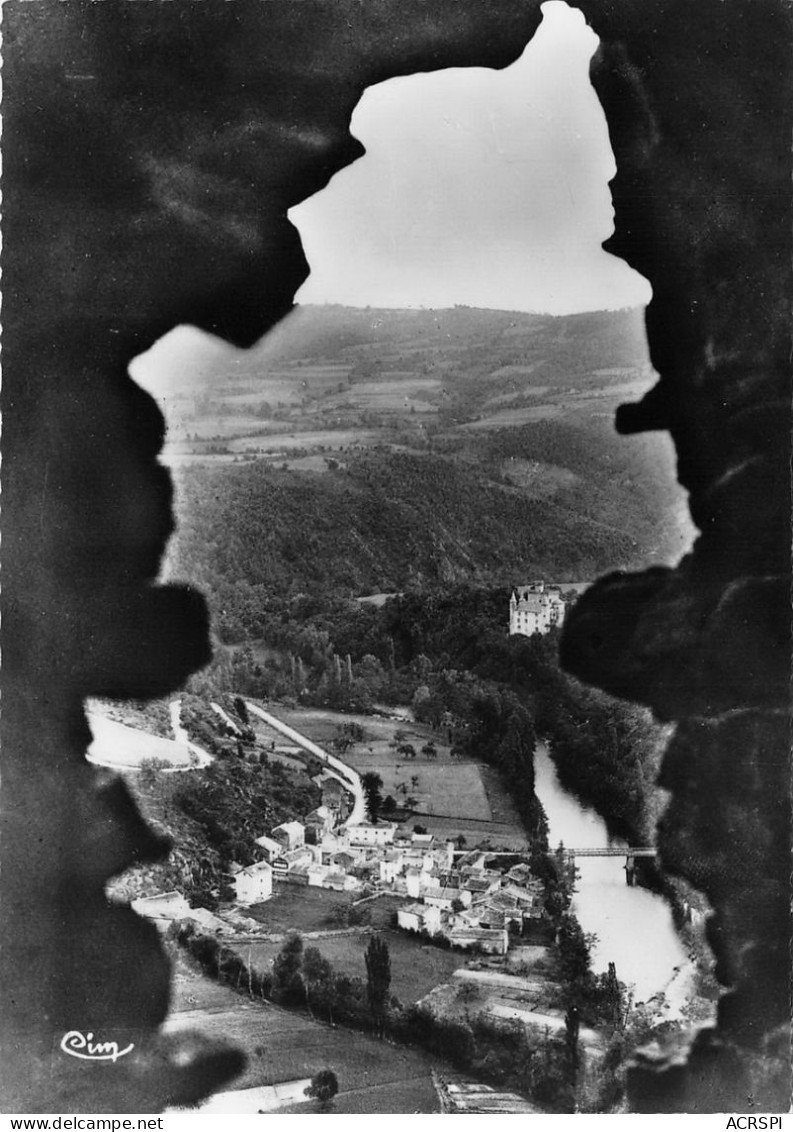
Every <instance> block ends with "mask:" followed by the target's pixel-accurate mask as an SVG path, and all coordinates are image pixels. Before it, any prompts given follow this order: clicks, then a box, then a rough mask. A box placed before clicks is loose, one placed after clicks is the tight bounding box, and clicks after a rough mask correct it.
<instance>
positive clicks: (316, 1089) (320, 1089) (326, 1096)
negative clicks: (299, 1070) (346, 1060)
mask: <svg viewBox="0 0 793 1132" xmlns="http://www.w3.org/2000/svg"><path fill="white" fill-rule="evenodd" d="M338 1091H339V1080H338V1077H337V1076H336V1074H335V1073H334V1072H333V1070H332V1069H320V1071H319V1073H315V1074H314V1076H313V1077H312V1078H311V1084H310V1085H308V1086H307V1087H306V1088H305V1089H304V1090H303V1092H304V1094H305V1095H306V1096H307V1097H313V1098H314V1099H315V1100H318V1101H319V1102H320V1103H321V1104H327V1103H328V1101H331V1100H333V1098H334V1097H335V1096H336V1094H337V1093H338Z"/></svg>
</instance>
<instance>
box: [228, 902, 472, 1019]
mask: <svg viewBox="0 0 793 1132" xmlns="http://www.w3.org/2000/svg"><path fill="white" fill-rule="evenodd" d="M372 903H373V904H376V903H379V901H372ZM380 934H381V935H382V936H383V937H384V938H385V940H386V943H387V944H388V950H389V952H390V955H391V993H392V994H395V995H396V996H397V998H398V999H399V1000H400V1002H401V1003H403V1005H405V1006H407V1005H408V1004H409V1003H412V1002H416V1001H418V999H420V998H423V997H424V995H425V994H429V992H430V991H431V990H432V989H433V988H434V987H436V986H438V984H439V983H445V982H448V980H449V978H450V977H451V975H452V972H453V971H456V970H458V968H460V967H462V966H464V965H465V957H464V956H461V955H460V954H459V953H456V952H453V951H444V950H442V949H441V948H439V947H432V946H431V945H429V944H425V943H422V942H421V941H420V940H419V939H418V938H413V937H412V936H410V935H408V934H407V933H405V932H400V931H384V932H382V933H380ZM371 938H372V935H371V933H369V932H362V931H358V932H351V933H350V934H349V935H343V936H327V937H325V938H322V939H306V940H304V945H305V946H306V947H316V948H317V949H318V950H319V951H320V952H321V953H322V954H323V955H324V956H325V958H326V959H327V960H328V961H329V962H330V964H331V965H332V967H333V969H334V971H336V972H337V973H339V974H342V973H343V974H345V975H350V976H357V977H358V978H359V979H363V980H366V964H365V962H364V952H365V951H366V948H367V947H368V945H369V941H370V939H371ZM280 949H281V944H280V943H277V942H275V941H265V942H263V943H251V944H240V946H239V948H238V951H239V953H240V955H241V956H242V957H243V958H244V959H247V958H248V956H249V955H250V956H251V958H252V960H253V964H254V967H258V968H259V969H260V970H267V969H269V967H270V965H271V964H272V961H273V959H274V958H275V956H276V955H277V954H278V952H279V951H280Z"/></svg>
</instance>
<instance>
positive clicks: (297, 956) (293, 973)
mask: <svg viewBox="0 0 793 1132" xmlns="http://www.w3.org/2000/svg"><path fill="white" fill-rule="evenodd" d="M302 964H303V938H302V936H300V935H298V933H297V932H292V933H291V934H290V935H288V936H287V938H286V941H285V942H284V945H283V947H282V948H281V950H280V951H279V952H278V954H277V955H276V957H275V960H274V961H273V984H274V988H275V989H276V990H277V991H278V992H279V993H280V995H281V996H282V998H283V999H284V1000H286V1001H287V1002H302V1001H303V1000H304V999H305V994H306V989H305V985H304V983H303V979H302V977H301V974H300V971H301V967H302Z"/></svg>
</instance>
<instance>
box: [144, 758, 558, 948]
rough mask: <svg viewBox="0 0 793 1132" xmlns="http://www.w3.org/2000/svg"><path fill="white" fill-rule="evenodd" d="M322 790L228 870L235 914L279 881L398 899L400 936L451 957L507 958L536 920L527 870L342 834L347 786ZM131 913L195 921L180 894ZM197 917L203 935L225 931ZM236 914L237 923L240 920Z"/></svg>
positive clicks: (392, 839) (391, 832)
mask: <svg viewBox="0 0 793 1132" xmlns="http://www.w3.org/2000/svg"><path fill="white" fill-rule="evenodd" d="M321 788H322V803H321V805H319V806H318V807H317V808H316V809H315V810H312V811H311V813H310V814H307V815H306V817H305V818H304V819H303V821H302V822H301V821H288V822H283V823H282V824H281V825H278V826H276V827H275V828H274V829H272V830H271V831H270V834H269V835H265V836H262V837H259V838H257V840H256V845H257V846H258V849H259V851H260V853H261V859H260V860H258V861H255V862H254V863H253V864H251V865H248V866H247V867H242V866H240V865H232V866H231V878H230V879H231V883H232V885H233V887H234V890H235V897H236V899H235V905H236V906H237V907H240V908H245V907H249V906H250V905H252V904H261V903H263V902H265V901H267V900H269V899H270V897H271V896H272V895H273V884H274V882H276V881H277V882H282V883H288V884H295V885H307V886H316V887H321V888H330V889H335V890H337V891H348V892H350V893H358V894H360V896H361V898H363V897H366V896H373V897H374V896H379V895H385V894H387V895H392V896H401V897H404V900H405V903H404V904H403V905H402V906H401V907H399V908H398V909H397V923H398V925H399V927H400V928H402V929H404V930H405V931H411V932H417V933H420V934H425V935H427V936H445V937H446V939H448V940H449V942H450V943H451V944H453V945H454V946H456V947H460V948H475V949H477V950H480V951H483V952H487V953H489V954H494V955H505V954H506V952H507V950H508V947H509V938H510V934H511V933H514V932H517V933H519V934H520V933H521V932H522V931H523V929H524V927H525V926H526V923H527V921H530V920H534V919H539V918H541V917H542V915H543V895H542V891H543V890H542V883H541V881H539V880H538V879H537V878H536V877H534V876H533V875H532V873H531V871H530V869H529V866H528V865H524V864H519V865H516V866H514V867H512V868H510V869H508V870H507V871H503V872H502V871H500V870H498V869H493V868H486V867H485V863H486V860H487V854H486V853H484V852H480V851H474V852H468V853H462V852H459V851H457V852H456V851H455V846H454V842H452V841H441V840H438V839H437V838H435V837H434V836H433V835H432V834H430V833H416V832H415V831H413V832H411V831H406V830H403V829H400V828H399V827H398V826H397V824H396V823H395V822H388V821H377V822H358V823H350V824H345V822H346V819H347V818H348V817H349V814H350V810H351V802H350V797H349V794H348V792H347V790H346V789H345V787H344V785H343V784H342V783H341V782H340V781H339V780H338V779H337V778H332V777H326V778H323V779H322V781H321ZM137 905H140V907H137ZM133 906H134V907H136V908H137V910H138V911H139V912H141V913H142V914H144V915H147V916H148V917H149V918H153V919H155V920H157V922H160V921H162V923H163V924H167V923H168V922H170V921H171V920H173V919H174V918H180V917H183V916H186V915H187V914H188V913H189V914H190V915H191V916H192V917H193V918H194V919H195V918H196V914H195V910H192V911H191V910H190V909H189V906H188V905H187V903H186V901H185V900H184V897H183V896H181V894H179V893H177V892H170V893H165V894H162V895H160V896H156V897H148V898H145V899H142V900H139V901H137V902H136V903H135V904H134V905H133ZM198 911H199V912H201V913H203V915H204V917H205V919H206V921H207V922H206V923H205V925H204V926H205V927H206V928H207V929H211V930H214V929H217V927H218V925H221V927H222V926H223V924H224V923H225V920H224V921H220V920H218V919H217V917H214V916H213V915H212V914H211V913H209V912H205V910H203V909H199V910H198ZM234 914H235V915H236V916H237V917H238V918H239V917H240V915H242V916H243V919H244V914H242V913H240V912H235V913H234ZM209 921H211V923H210V922H209ZM202 922H203V921H202ZM226 926H228V925H226Z"/></svg>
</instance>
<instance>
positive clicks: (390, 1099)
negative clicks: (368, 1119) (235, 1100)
mask: <svg viewBox="0 0 793 1132" xmlns="http://www.w3.org/2000/svg"><path fill="white" fill-rule="evenodd" d="M165 1028H166V1030H169V1031H174V1030H178V1029H198V1030H200V1031H201V1032H202V1033H204V1034H206V1035H207V1036H208V1037H214V1038H218V1039H222V1040H226V1041H231V1042H234V1043H235V1044H236V1045H237V1046H239V1047H240V1048H241V1049H243V1050H244V1051H245V1053H246V1054H247V1056H248V1067H247V1068H246V1070H245V1071H244V1073H242V1074H241V1075H240V1077H238V1078H237V1080H236V1081H234V1082H233V1083H232V1084H230V1085H227V1086H226V1089H232V1088H235V1089H246V1088H253V1087H255V1086H257V1085H272V1084H277V1083H278V1082H282V1081H294V1080H296V1079H298V1078H301V1077H311V1076H313V1074H314V1073H316V1072H318V1070H320V1069H325V1068H330V1069H333V1071H334V1072H335V1073H336V1075H337V1077H338V1079H339V1094H338V1096H337V1097H336V1098H335V1100H334V1102H333V1105H332V1107H331V1109H330V1111H331V1112H338V1113H347V1112H367V1113H404V1112H439V1111H440V1106H439V1104H438V1100H437V1097H436V1094H435V1090H434V1087H433V1084H432V1078H431V1076H430V1073H431V1069H432V1068H433V1067H437V1068H438V1069H439V1070H441V1071H443V1072H448V1071H449V1067H448V1066H445V1065H444V1064H443V1062H440V1061H438V1059H436V1058H431V1057H430V1056H429V1055H428V1054H425V1053H424V1052H423V1051H421V1050H415V1049H406V1048H402V1047H395V1046H393V1045H390V1044H389V1043H387V1042H381V1041H378V1040H376V1039H374V1038H370V1037H367V1036H366V1035H364V1034H359V1033H356V1032H354V1031H350V1030H345V1029H342V1028H340V1027H332V1026H329V1025H326V1024H325V1023H321V1022H315V1021H312V1019H310V1018H309V1017H307V1016H305V1015H302V1014H298V1013H292V1012H288V1011H285V1010H282V1009H280V1008H279V1007H276V1006H273V1005H272V1004H270V1003H261V1002H258V1001H257V1002H251V1001H249V1000H248V999H247V998H246V997H245V996H244V995H239V994H237V993H236V992H234V991H232V990H229V989H228V988H226V987H221V986H218V985H217V984H216V983H214V982H213V981H212V980H210V979H208V978H206V977H205V976H203V975H202V974H200V973H199V972H198V971H197V970H195V969H193V968H192V967H191V966H189V965H188V962H187V960H186V959H185V958H184V957H183V956H181V955H180V956H179V958H178V960H177V964H176V978H175V980H174V998H173V1005H172V1008H171V1014H170V1017H169V1018H168V1020H167V1022H166V1024H165ZM282 1111H286V1110H282ZM290 1111H295V1112H301V1111H306V1112H311V1111H315V1109H314V1105H313V1104H312V1103H306V1104H301V1105H298V1106H295V1108H294V1109H293V1110H290Z"/></svg>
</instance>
